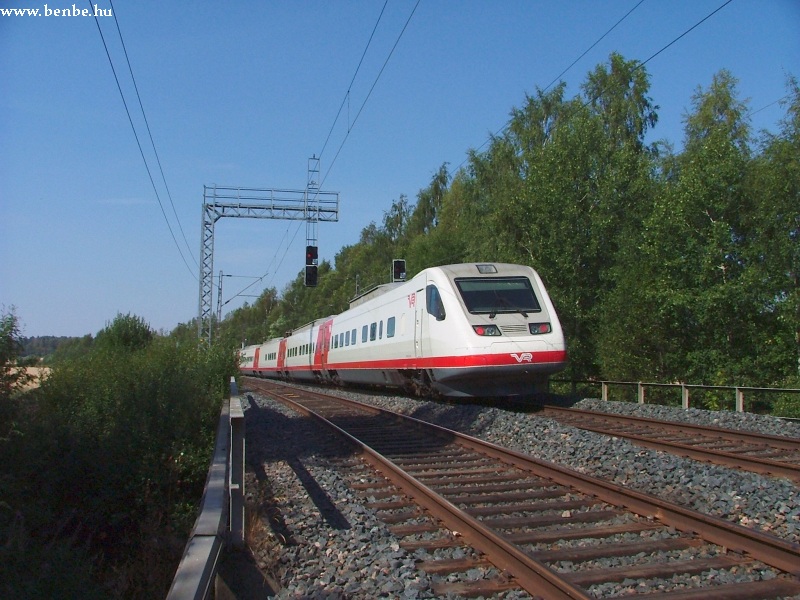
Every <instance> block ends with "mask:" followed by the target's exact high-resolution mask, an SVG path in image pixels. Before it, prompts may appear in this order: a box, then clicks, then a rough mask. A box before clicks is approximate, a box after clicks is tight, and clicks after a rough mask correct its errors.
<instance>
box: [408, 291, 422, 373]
mask: <svg viewBox="0 0 800 600" xmlns="http://www.w3.org/2000/svg"><path fill="white" fill-rule="evenodd" d="M409 304H411V305H412V306H413V307H414V356H415V357H416V358H422V357H423V356H424V355H425V346H426V344H425V318H426V315H425V288H424V287H423V288H422V289H419V290H417V291H416V292H413V293H412V294H411V297H410V298H409Z"/></svg>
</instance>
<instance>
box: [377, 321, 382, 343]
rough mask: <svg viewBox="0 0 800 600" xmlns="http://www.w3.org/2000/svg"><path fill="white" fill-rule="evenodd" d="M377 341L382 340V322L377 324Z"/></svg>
mask: <svg viewBox="0 0 800 600" xmlns="http://www.w3.org/2000/svg"><path fill="white" fill-rule="evenodd" d="M378 339H379V340H382V339H383V321H380V322H379V323H378Z"/></svg>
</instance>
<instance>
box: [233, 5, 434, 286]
mask: <svg viewBox="0 0 800 600" xmlns="http://www.w3.org/2000/svg"><path fill="white" fill-rule="evenodd" d="M420 2H421V0H417V2H416V4H415V5H414V8H413V9H412V11H411V14H410V15H409V16H408V18H407V19H406V22H405V24H404V25H403V28H402V30H401V31H400V33H399V34H398V36H397V39H396V40H395V42H394V45H393V46H392V48H391V50H390V51H389V54H388V56H387V57H386V60H384V62H383V65H382V67H381V69H380V71H379V72H378V74H377V76H376V77H375V80H374V81H373V82H372V86H371V87H370V89H369V92H368V93H367V96H366V97H365V98H364V101H363V102H362V103H361V106H360V108H359V110H358V112H357V113H356V116H355V118H354V119H353V121H352V122H350V121H349V119H348V125H347V133H346V134H345V136H344V139H343V140H342V142H341V144H340V145H339V148H338V150H337V151H336V155H335V156H334V158H333V160H332V161H331V163H330V165H329V167H328V170H327V171H326V172H325V176H324V177H323V178H322V180H321V181H320V182H319V184H318V186H317V191H316V194H319V190H320V189H321V188H322V184H323V183H324V182H325V180H326V179H327V177H328V175H329V174H330V172H331V169H332V168H333V165H334V163H335V162H336V159H337V158H338V156H339V153H340V152H341V150H342V148H343V147H344V144H345V142H346V141H347V138H348V137H349V135H350V132H351V131H352V129H353V127H354V126H355V124H356V121H358V117H359V116H360V115H361V112H362V111H363V110H364V106H366V104H367V101H368V100H369V98H370V96H371V95H372V92H373V91H374V89H375V86H376V85H377V83H378V80H379V79H380V77H381V75H382V74H383V71H384V70H385V69H386V65H387V64H388V63H389V60H390V59H391V57H392V55H393V54H394V51H395V49H396V48H397V45H398V44H399V43H400V39H401V38H402V37H403V34H404V33H405V31H406V29H407V28H408V24H409V23H410V21H411V18H412V17H413V16H414V13H415V12H416V10H417V7H418V6H419V4H420ZM387 4H388V0H386V1H385V2H384V5H383V7H382V8H381V12H380V14H379V15H378V19H377V21H376V22H375V26H374V27H373V28H372V33H371V34H370V37H369V39H368V40H367V44H366V46H365V48H364V51H363V52H362V54H361V58H360V60H359V62H358V65H357V66H356V69H355V72H354V73H353V77H352V78H351V79H350V84H349V85H348V87H347V91H346V92H345V95H344V98H343V99H342V102H341V104H340V105H339V110H338V112H337V113H336V117H335V118H334V121H333V124H332V125H331V127H330V130H329V131H328V135H327V137H326V138H325V142H324V144H323V145H322V150H321V151H320V153H319V158H320V159H321V158H322V155H323V153H324V152H325V149H326V148H327V146H328V142H329V141H330V138H331V135H332V134H333V130H334V128H335V127H336V123H337V122H338V120H339V117H340V116H341V113H342V109H343V108H344V105H345V104H346V103H348V102H349V99H350V95H351V90H352V87H353V83H354V82H355V80H356V77H357V76H358V73H359V71H360V69H361V65H362V64H363V62H364V58H365V57H366V54H367V51H368V50H369V48H370V45H371V44H372V40H373V38H374V36H375V32H376V31H377V29H378V25H379V24H380V22H381V19H382V18H383V14H384V11H385V10H386V6H387ZM315 197H316V195H315ZM300 227H301V225H298V227H297V229H296V230H295V232H294V235H293V236H292V239H291V240H290V241H289V243H288V244H287V246H286V249H285V250H284V253H283V256H282V257H281V259H280V261H279V262H278V266H277V268H276V270H277V269H280V267H281V265H282V264H283V261H284V259H285V258H286V255H287V254H288V252H289V249H290V248H291V246H292V244H293V243H294V240H295V239H296V238H297V234H298V233H299V232H300ZM281 246H282V242H281V244H279V245H278V250H276V252H275V255H274V256H273V260H272V261H271V262H274V261H275V259H276V258H277V255H278V253H279V252H280V248H281ZM267 274H268V273H264V276H263V277H266V276H267ZM263 277H262V278H261V279H259V280H257V281H256V282H254V284H255V283H257V282H258V281H261V280H262V279H263ZM272 279H274V274H273V278H272ZM272 279H271V280H270V283H271V282H272ZM252 285H253V284H251V286H252ZM268 285H269V284H268ZM251 286H247V288H245V289H243V290H242V291H241V292H239V294H241V293H242V292H244V291H246V290H247V289H248V288H249V287H251ZM237 295H238V294H237Z"/></svg>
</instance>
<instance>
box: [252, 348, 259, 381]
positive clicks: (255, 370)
mask: <svg viewBox="0 0 800 600" xmlns="http://www.w3.org/2000/svg"><path fill="white" fill-rule="evenodd" d="M260 355H261V346H259V347H258V348H256V353H255V354H254V355H253V375H258V359H259V357H260Z"/></svg>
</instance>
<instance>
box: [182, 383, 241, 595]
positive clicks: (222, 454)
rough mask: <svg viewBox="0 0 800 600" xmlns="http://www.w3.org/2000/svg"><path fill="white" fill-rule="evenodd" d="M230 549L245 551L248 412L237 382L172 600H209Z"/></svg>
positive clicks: (225, 408)
mask: <svg viewBox="0 0 800 600" xmlns="http://www.w3.org/2000/svg"><path fill="white" fill-rule="evenodd" d="M229 546H234V547H242V546H244V412H243V411H242V404H241V400H240V399H239V391H238V389H237V386H236V382H235V381H234V379H233V377H231V398H230V401H229V402H225V403H223V406H222V411H221V413H220V416H219V424H218V425H217V442H216V445H215V447H214V456H213V459H212V461H211V468H210V469H209V471H208V477H207V478H206V486H205V490H204V491H203V499H202V502H201V505H200V515H199V516H198V517H197V521H195V524H194V529H192V534H191V536H190V537H189V541H188V542H187V543H186V548H185V549H184V551H183V558H182V559H181V562H180V565H179V566H178V570H177V571H176V573H175V578H174V579H173V580H172V586H171V587H170V590H169V594H168V595H167V599H168V600H205V599H206V598H209V597H210V594H211V590H212V587H213V586H214V582H215V579H216V575H217V567H218V564H219V560H220V557H221V555H222V552H223V551H224V550H225V549H226V548H227V547H229Z"/></svg>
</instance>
